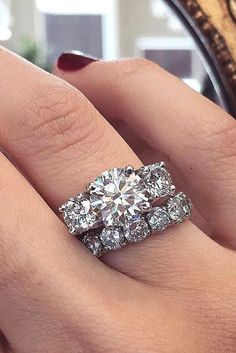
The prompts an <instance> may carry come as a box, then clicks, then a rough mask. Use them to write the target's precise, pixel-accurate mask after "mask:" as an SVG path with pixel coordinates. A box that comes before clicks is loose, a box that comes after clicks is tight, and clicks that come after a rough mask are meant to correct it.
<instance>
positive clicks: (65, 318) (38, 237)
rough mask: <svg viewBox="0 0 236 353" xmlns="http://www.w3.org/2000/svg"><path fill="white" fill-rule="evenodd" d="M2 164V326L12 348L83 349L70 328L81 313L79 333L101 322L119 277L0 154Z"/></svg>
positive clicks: (33, 349) (0, 241)
mask: <svg viewBox="0 0 236 353" xmlns="http://www.w3.org/2000/svg"><path fill="white" fill-rule="evenodd" d="M0 168H1V171H2V172H1V178H0V190H1V197H0V213H1V220H0V229H1V232H0V243H1V247H0V327H1V330H2V333H3V334H4V337H5V341H4V344H5V348H6V347H9V349H12V350H13V351H14V352H52V353H53V352H68V353H69V352H75V351H78V349H79V348H78V343H81V342H79V340H78V339H74V340H73V339H72V338H71V339H69V338H68V337H69V326H70V325H71V328H72V327H73V324H75V321H78V318H79V323H77V324H76V327H77V329H78V333H80V335H81V333H82V332H83V330H87V331H88V332H90V330H92V327H95V326H94V325H97V326H99V323H100V320H102V311H103V310H104V311H106V309H105V307H104V306H103V304H102V303H104V302H105V300H104V297H106V296H107V295H108V293H105V292H106V285H107V283H110V284H111V287H112V288H115V287H116V283H117V284H118V281H117V282H116V278H117V277H116V276H115V275H114V274H113V272H114V271H111V270H110V269H109V268H108V267H107V266H105V265H103V264H102V262H99V261H98V260H97V259H96V258H95V257H93V256H88V254H87V251H86V250H85V249H84V248H83V247H82V245H81V244H80V243H79V242H76V241H74V242H73V240H72V239H71V238H70V237H68V236H67V231H66V229H65V227H64V226H63V224H62V223H61V221H60V220H59V219H58V218H57V217H56V216H55V214H54V213H53V212H52V211H51V210H50V209H49V207H48V206H47V205H46V204H45V202H44V201H43V200H42V199H41V198H40V196H39V195H38V194H37V193H36V192H35V191H34V190H33V188H32V187H31V186H30V185H29V184H28V182H26V180H25V179H24V178H23V177H22V176H21V175H20V174H19V173H18V172H17V171H16V169H15V168H14V167H13V166H12V165H11V164H10V162H9V161H8V160H7V159H6V158H3V157H2V156H1V155H0ZM91 268H92V269H93V270H92V271H91ZM117 276H118V275H117ZM124 286H125V284H124ZM103 288H104V291H103ZM117 289H118V287H117ZM96 306H97V309H96V313H99V318H98V317H97V319H98V321H97V323H96V324H95V322H96V315H95V316H94V315H93V308H94V307H96ZM100 310H101V312H100ZM67 325H68V326H67ZM2 337H3V336H2ZM6 352H7V350H6Z"/></svg>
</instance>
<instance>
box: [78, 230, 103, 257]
mask: <svg viewBox="0 0 236 353" xmlns="http://www.w3.org/2000/svg"><path fill="white" fill-rule="evenodd" d="M82 243H84V245H85V246H86V248H87V249H89V250H90V251H91V252H92V253H93V255H95V256H97V257H99V256H101V255H102V254H103V253H104V249H103V245H102V242H101V240H100V238H99V236H98V235H97V234H93V233H91V234H86V235H85V236H84V237H83V238H82Z"/></svg>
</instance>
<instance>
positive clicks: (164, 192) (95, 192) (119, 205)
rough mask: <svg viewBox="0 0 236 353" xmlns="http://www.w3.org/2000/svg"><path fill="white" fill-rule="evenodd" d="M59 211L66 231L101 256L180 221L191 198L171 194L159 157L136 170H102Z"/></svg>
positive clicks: (171, 187)
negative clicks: (153, 162) (157, 159)
mask: <svg viewBox="0 0 236 353" xmlns="http://www.w3.org/2000/svg"><path fill="white" fill-rule="evenodd" d="M59 211H60V212H62V213H63V218H64V221H65V224H66V225H67V227H68V228H69V232H70V233H71V234H73V235H76V236H78V237H79V239H80V240H81V241H82V242H83V243H84V244H85V246H86V247H87V248H88V249H89V250H91V251H92V253H93V254H94V255H96V256H101V255H102V254H103V253H104V252H106V251H110V250H116V249H119V248H121V247H122V246H124V245H126V244H128V243H132V242H139V241H141V240H143V239H145V238H147V237H148V236H149V235H150V234H151V233H153V231H164V230H165V229H166V228H167V227H169V226H170V225H172V224H176V223H181V222H182V221H183V220H184V219H186V218H189V217H190V212H191V202H190V200H189V199H188V197H187V196H186V195H185V194H184V193H182V192H179V193H177V194H175V186H174V185H173V183H172V179H171V176H170V174H169V172H168V171H167V169H166V168H165V164H164V162H159V163H155V164H151V165H148V166H144V167H141V168H140V169H137V170H135V169H134V168H133V167H131V166H127V167H125V168H113V169H110V170H107V171H105V172H103V173H102V174H101V175H100V176H98V177H97V178H96V179H95V180H94V181H93V182H91V183H90V184H89V185H88V186H87V189H86V191H85V192H83V193H80V194H78V195H76V196H75V197H72V198H70V199H69V200H68V201H67V202H66V203H64V204H63V205H62V206H61V207H60V208H59Z"/></svg>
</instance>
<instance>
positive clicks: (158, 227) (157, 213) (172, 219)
mask: <svg viewBox="0 0 236 353" xmlns="http://www.w3.org/2000/svg"><path fill="white" fill-rule="evenodd" d="M190 214H191V202H190V200H189V198H188V197H187V196H186V195H185V194H184V193H183V192H179V193H177V194H176V195H175V196H173V197H171V198H169V200H167V201H166V202H165V203H164V204H163V205H161V206H156V207H153V208H151V209H150V211H149V212H147V213H146V214H143V215H142V216H140V217H139V219H137V220H136V221H134V222H132V223H130V222H128V224H125V225H124V226H123V227H108V228H103V229H102V230H99V231H98V230H93V231H90V232H88V233H86V234H84V235H83V236H82V237H81V241H82V243H83V244H84V245H85V246H86V247H87V248H88V249H89V250H90V251H91V252H92V253H93V255H95V256H97V257H100V256H101V255H103V254H104V253H106V252H108V251H113V250H117V249H120V248H122V247H123V246H125V245H127V244H129V243H136V242H140V241H141V240H143V239H145V238H147V237H149V236H150V235H151V234H157V233H158V232H163V231H164V230H166V228H167V227H170V226H171V225H174V224H177V223H182V222H183V221H184V220H185V219H187V218H189V217H190Z"/></svg>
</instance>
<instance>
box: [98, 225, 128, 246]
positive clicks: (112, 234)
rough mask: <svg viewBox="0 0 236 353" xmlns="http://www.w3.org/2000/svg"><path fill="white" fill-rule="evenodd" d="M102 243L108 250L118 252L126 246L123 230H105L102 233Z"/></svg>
mask: <svg viewBox="0 0 236 353" xmlns="http://www.w3.org/2000/svg"><path fill="white" fill-rule="evenodd" d="M100 239H101V242H102V244H103V246H104V248H105V249H106V250H117V249H120V248H121V247H122V246H123V245H125V237H124V234H123V232H122V229H121V228H118V227H117V228H104V229H103V230H102V231H101V233H100Z"/></svg>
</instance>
